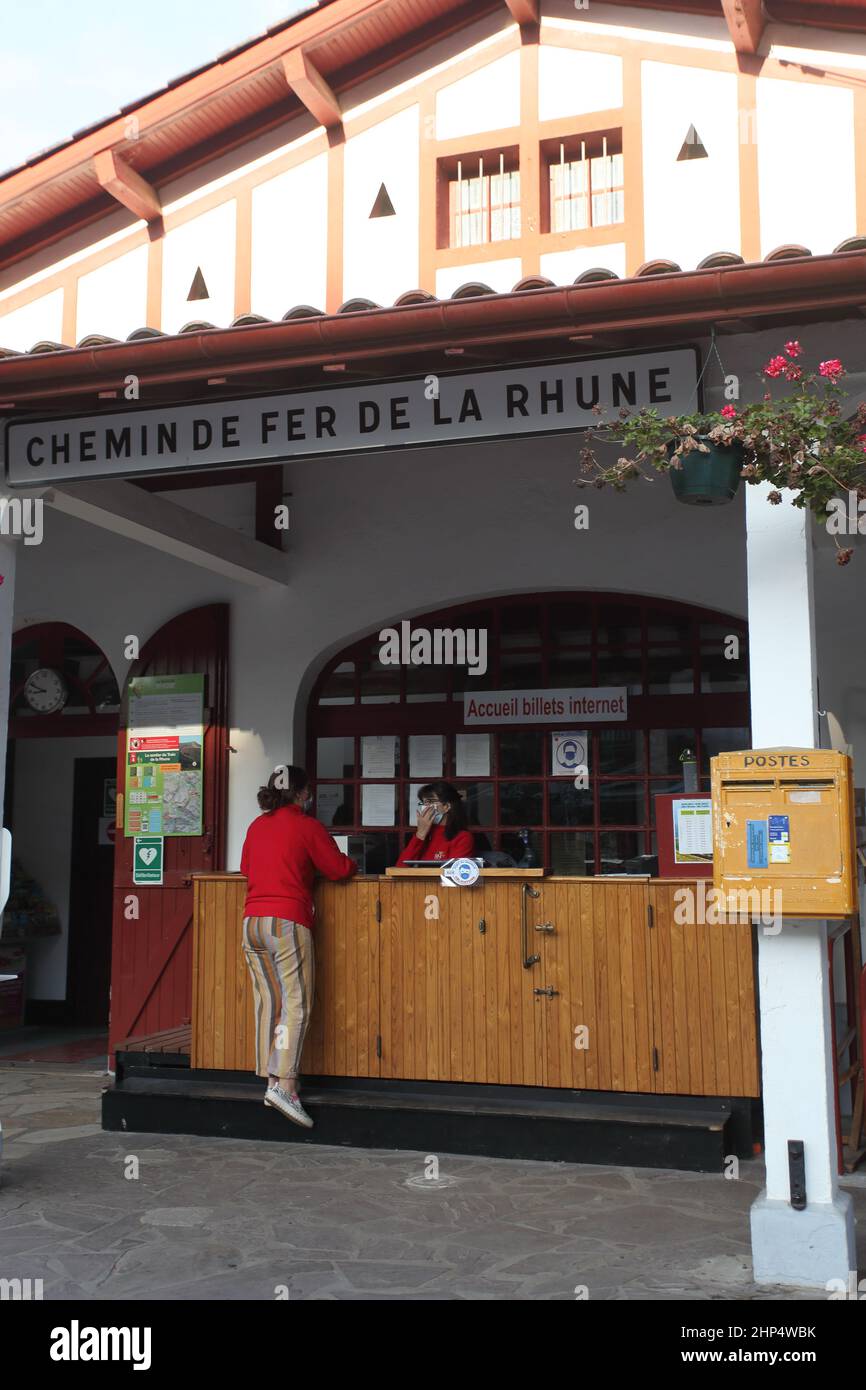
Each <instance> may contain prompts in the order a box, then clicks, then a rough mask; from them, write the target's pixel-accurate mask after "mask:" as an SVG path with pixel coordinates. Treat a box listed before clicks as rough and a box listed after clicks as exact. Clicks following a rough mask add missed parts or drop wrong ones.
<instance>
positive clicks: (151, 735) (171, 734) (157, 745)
mask: <svg viewBox="0 0 866 1390" xmlns="http://www.w3.org/2000/svg"><path fill="white" fill-rule="evenodd" d="M203 721H204V676H199V675H195V676H137V677H135V678H134V679H133V680H131V681H130V682H129V721H128V725H127V731H126V799H125V802H124V833H125V834H126V835H127V836H129V835H159V836H163V835H200V834H201V833H202V760H203V752H204V722H203Z"/></svg>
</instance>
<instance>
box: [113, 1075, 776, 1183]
mask: <svg viewBox="0 0 866 1390" xmlns="http://www.w3.org/2000/svg"><path fill="white" fill-rule="evenodd" d="M263 1096H264V1084H263V1082H262V1081H261V1080H260V1079H259V1078H258V1077H252V1076H250V1074H249V1073H246V1072H225V1071H192V1070H191V1069H190V1068H189V1059H188V1058H181V1057H180V1056H179V1055H177V1054H175V1055H165V1054H163V1057H162V1059H161V1061H160V1060H159V1059H158V1058H157V1057H156V1056H155V1055H154V1054H149V1055H147V1056H146V1057H145V1056H144V1054H142V1053H133V1052H130V1053H121V1052H118V1054H117V1070H116V1074H115V1081H114V1084H113V1085H112V1086H110V1087H109V1088H108V1089H107V1090H106V1091H105V1092H104V1093H103V1105H102V1127H103V1129H105V1130H121V1131H123V1132H124V1133H145V1134H196V1135H203V1136H219V1137H225V1138H234V1139H266V1140H269V1141H271V1142H277V1143H291V1144H305V1143H306V1144H339V1145H344V1146H347V1147H352V1148H360V1149H406V1150H412V1151H415V1152H421V1153H424V1154H427V1153H435V1154H443V1153H451V1154H476V1155H478V1156H481V1157H493V1158H519V1159H534V1160H542V1161H554V1162H566V1163H598V1164H613V1165H617V1166H634V1167H644V1168H673V1169H683V1170H686V1171H691V1172H698V1173H716V1172H722V1171H723V1169H724V1163H725V1159H726V1158H727V1157H729V1156H730V1155H731V1154H737V1155H738V1156H739V1157H741V1158H745V1157H750V1156H751V1155H752V1152H753V1147H752V1138H753V1130H752V1118H753V1116H752V1102H750V1101H748V1100H741V1099H730V1100H727V1099H721V1100H720V1099H717V1098H716V1097H710V1098H700V1097H699V1098H695V1097H677V1096H664V1097H662V1096H659V1097H654V1096H645V1095H625V1094H622V1093H612V1092H598V1091H584V1092H581V1091H558V1090H546V1089H545V1090H542V1089H540V1088H536V1087H521V1086H482V1085H470V1084H468V1083H466V1084H464V1083H456V1082H429V1081H428V1082H422V1081H415V1082H413V1081H382V1080H373V1079H370V1080H367V1079H358V1078H355V1077H330V1076H329V1077H307V1078H305V1080H304V1084H303V1102H304V1105H305V1107H306V1109H307V1110H308V1112H309V1114H310V1115H311V1117H312V1119H313V1120H314V1122H315V1123H314V1128H313V1129H312V1130H305V1129H302V1128H301V1127H300V1126H298V1125H295V1124H292V1122H291V1121H290V1120H287V1119H286V1118H285V1117H284V1116H282V1115H281V1114H279V1113H278V1112H277V1111H275V1110H272V1109H270V1108H269V1107H267V1106H265V1105H264V1104H263Z"/></svg>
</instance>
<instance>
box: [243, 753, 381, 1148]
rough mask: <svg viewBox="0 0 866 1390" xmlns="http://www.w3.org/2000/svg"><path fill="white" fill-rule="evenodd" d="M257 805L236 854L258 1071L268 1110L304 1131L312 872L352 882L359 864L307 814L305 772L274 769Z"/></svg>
mask: <svg viewBox="0 0 866 1390" xmlns="http://www.w3.org/2000/svg"><path fill="white" fill-rule="evenodd" d="M258 802H259V806H260V807H261V809H262V811H263V812H264V815H261V816H258V817H257V818H256V819H255V820H254V821H253V823H252V825H251V826H250V828H249V830H248V831H247V835H246V839H245V840H244V847H243V851H242V853H241V873H242V874H246V877H247V897H246V903H245V905H244V932H243V944H244V956H245V957H246V962H247V966H248V967H249V972H250V975H251V976H252V982H253V992H254V995H255V1027H256V1073H257V1075H258V1076H267V1078H268V1089H267V1090H266V1092H265V1105H271V1106H273V1107H274V1109H275V1110H280V1111H282V1113H283V1114H284V1115H286V1116H288V1118H289V1119H290V1120H294V1122H295V1123H296V1124H299V1125H304V1126H305V1128H307V1129H309V1128H310V1127H311V1126H312V1123H313V1121H312V1120H311V1119H310V1117H309V1115H308V1114H307V1112H306V1110H305V1109H304V1107H303V1106H302V1105H301V1102H300V1100H299V1099H298V1090H297V1082H298V1065H299V1063H300V1060H301V1052H302V1051H303V1047H304V1038H305V1037H306V1034H307V1028H308V1026H309V1022H310V1013H311V1011H312V1007H313V990H314V985H315V974H314V970H315V967H314V959H313V934H312V926H313V920H314V917H315V908H314V906H313V894H312V888H313V879H314V878H315V876H316V873H320V874H324V876H325V878H330V879H333V880H337V879H344V878H351V877H352V874H354V873H355V871H356V868H357V865H356V864H355V862H354V860H352V859H350V858H349V856H348V855H347V854H341V853H340V851H339V850H338V849H337V846H336V845H335V844H334V841H333V839H332V838H331V836H330V835H329V834H328V832H327V830H326V829H325V827H324V826H323V825H322V824H321V822H320V821H317V820H315V819H314V818H313V817H312V816H306V815H304V811H305V810H307V809H308V808H309V806H310V804H311V803H312V796H311V795H310V787H309V781H308V778H307V774H306V772H305V771H304V769H303V768H302V767H279V768H276V769H275V771H274V772H272V773H271V776H270V778H269V780H268V785H267V786H266V787H261V788H260V789H259V795H258ZM278 1006H279V1019H277V1017H276V1014H277V1008H278ZM275 1025H276V1026H275Z"/></svg>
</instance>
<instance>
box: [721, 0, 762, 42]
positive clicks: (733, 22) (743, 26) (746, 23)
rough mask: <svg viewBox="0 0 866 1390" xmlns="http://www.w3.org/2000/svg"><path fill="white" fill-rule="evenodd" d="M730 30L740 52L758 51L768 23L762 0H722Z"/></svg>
mask: <svg viewBox="0 0 866 1390" xmlns="http://www.w3.org/2000/svg"><path fill="white" fill-rule="evenodd" d="M722 9H723V10H724V12H725V19H726V20H727V23H728V30H729V32H730V35H731V38H732V39H733V42H734V48H735V49H736V50H737V52H738V53H757V51H758V44H759V43H760V42H761V39H762V37H763V33H764V29H765V27H766V23H767V16H766V15H765V14H764V6H763V3H762V0H722Z"/></svg>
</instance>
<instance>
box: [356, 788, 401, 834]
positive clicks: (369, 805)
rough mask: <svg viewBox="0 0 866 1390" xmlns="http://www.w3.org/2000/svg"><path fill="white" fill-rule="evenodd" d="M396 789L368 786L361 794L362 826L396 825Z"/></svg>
mask: <svg viewBox="0 0 866 1390" xmlns="http://www.w3.org/2000/svg"><path fill="white" fill-rule="evenodd" d="M395 796H396V788H395V786H394V783H393V782H392V783H391V784H390V785H389V786H381V785H379V786H376V785H373V786H366V787H364V789H363V790H362V792H361V824H362V825H394V823H395V820H394V807H395Z"/></svg>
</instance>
